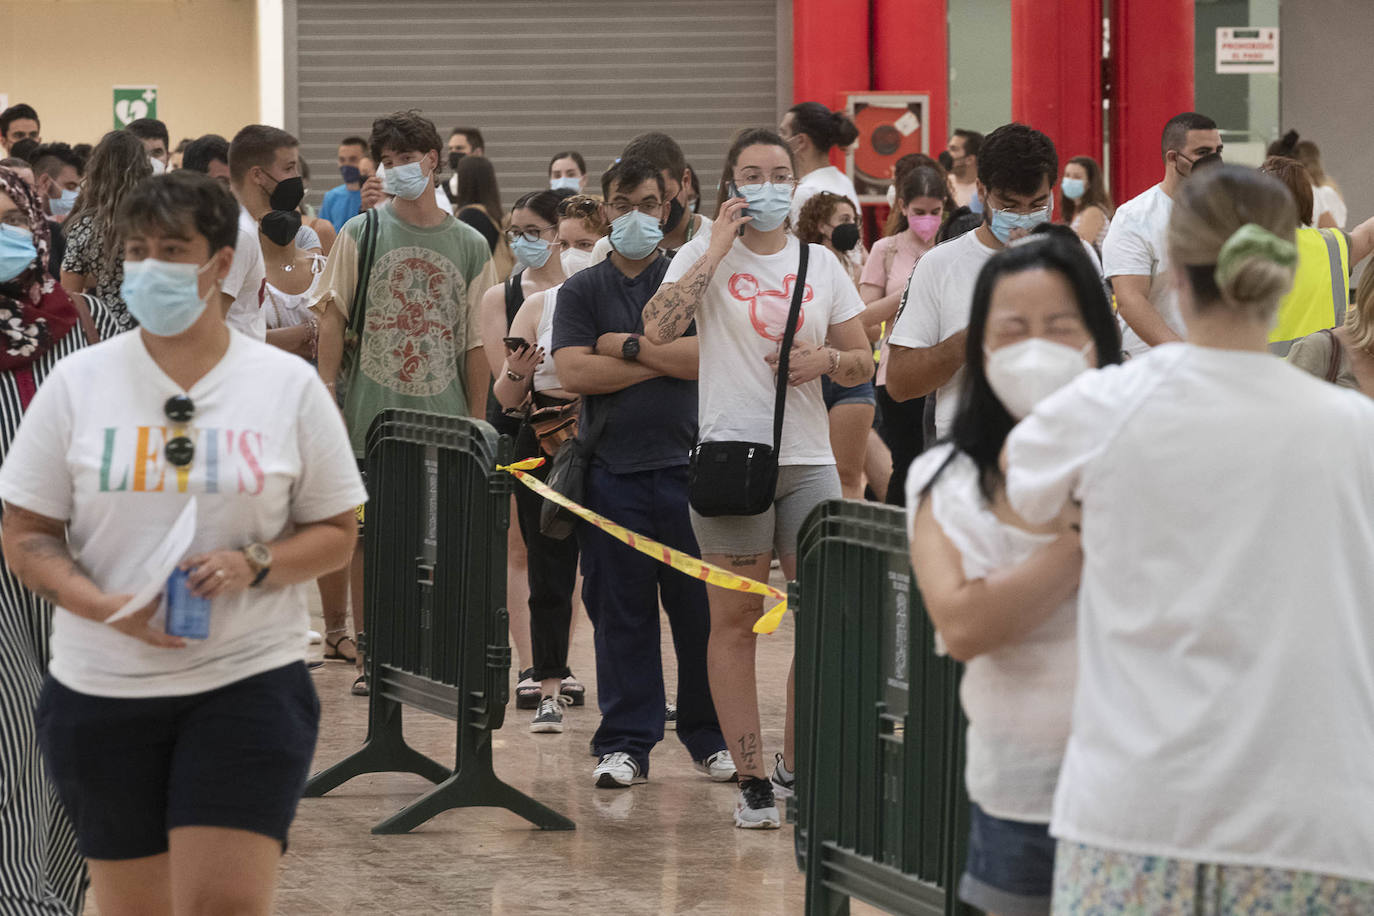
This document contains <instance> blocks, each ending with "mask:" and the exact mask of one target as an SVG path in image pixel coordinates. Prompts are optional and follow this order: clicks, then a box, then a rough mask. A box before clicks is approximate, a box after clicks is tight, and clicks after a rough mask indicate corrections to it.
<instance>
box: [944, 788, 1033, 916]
mask: <svg viewBox="0 0 1374 916" xmlns="http://www.w3.org/2000/svg"><path fill="white" fill-rule="evenodd" d="M1053 889H1054V838H1053V837H1051V836H1050V825H1049V824H1030V823H1026V822H1024V821H1007V820H1003V819H1002V818H1000V817H993V816H992V815H990V814H987V813H986V812H984V811H983V809H982V808H980V807H978V806H977V805H976V804H972V803H970V804H969V831H968V862H967V864H966V865H965V866H964V876H963V878H962V879H961V880H960V881H959V899H960V900H962V901H964V902H965V903H968V904H971V905H972V906H976V907H978V908H979V909H981V910H983V911H985V912H989V913H996V914H997V916H1047V914H1048V913H1049V912H1050V893H1051V891H1053Z"/></svg>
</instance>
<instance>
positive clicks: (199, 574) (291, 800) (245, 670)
mask: <svg viewBox="0 0 1374 916" xmlns="http://www.w3.org/2000/svg"><path fill="white" fill-rule="evenodd" d="M238 212H239V211H238V204H237V203H235V201H234V198H233V197H231V196H230V195H229V192H228V191H226V190H224V189H223V188H222V187H221V186H220V185H219V184H218V183H216V182H215V181H213V180H212V179H210V178H207V177H206V176H204V175H200V174H197V173H193V172H189V171H185V170H181V171H177V172H173V173H170V174H167V175H161V176H157V177H155V178H149V179H145V180H144V181H142V182H140V183H139V184H138V185H137V186H136V187H135V188H133V189H132V190H131V191H130V192H129V194H128V195H127V197H126V199H125V200H124V202H123V204H122V205H121V207H120V210H119V214H118V217H117V223H116V228H117V230H118V232H119V236H120V241H121V243H122V246H123V251H124V265H123V266H124V271H123V285H122V292H123V297H124V301H125V302H126V303H127V304H128V307H129V311H130V313H131V314H132V315H133V316H134V318H135V319H137V321H138V323H139V325H140V328H139V330H137V331H135V332H132V333H128V334H121V335H119V336H117V337H114V338H111V339H110V340H108V341H106V342H105V343H103V344H100V345H99V346H95V347H90V348H88V349H86V350H83V351H81V352H80V353H77V354H74V355H73V356H71V357H69V358H67V359H65V360H63V361H62V362H61V363H60V364H59V365H58V366H57V368H56V369H55V370H54V372H53V373H52V374H50V375H49V376H48V377H47V380H46V381H45V383H44V384H43V386H42V387H41V388H40V389H39V390H38V394H37V395H36V396H35V397H34V400H33V403H32V404H31V406H30V408H29V411H28V413H27V414H26V416H25V418H24V422H23V424H22V425H21V426H20V428H19V432H18V435H17V436H16V437H15V440H14V442H13V444H12V446H11V448H10V451H9V454H8V455H7V456H6V460H5V463H4V466H3V468H0V499H3V500H4V517H3V538H4V543H3V546H4V555H5V560H6V562H7V563H8V564H9V567H10V569H11V571H12V572H13V573H14V574H15V575H17V576H18V577H19V579H20V580H21V581H22V582H23V583H24V584H25V585H26V586H27V587H28V588H30V589H32V590H33V591H34V592H35V593H37V594H39V595H40V596H42V597H44V598H45V599H47V600H49V601H51V602H52V603H53V604H55V605H56V606H57V608H56V611H55V615H54V620H53V642H52V665H51V668H50V669H49V674H48V677H47V679H46V681H45V682H44V685H43V690H42V694H41V695H40V697H39V703H38V711H37V716H36V721H37V730H38V740H39V745H40V747H41V749H42V752H43V756H44V760H45V763H46V765H47V770H48V772H49V773H50V774H51V776H52V778H53V781H54V783H55V785H56V786H57V791H58V794H59V796H60V797H61V799H62V802H63V803H64V805H65V806H66V808H67V812H68V814H69V815H70V817H71V821H72V825H73V827H74V828H75V830H76V836H77V844H78V846H79V848H80V850H81V853H82V855H84V856H85V857H86V858H87V860H88V861H89V865H90V871H91V881H92V885H93V887H94V890H95V895H96V900H97V903H98V906H99V908H100V911H101V912H102V913H109V914H126V913H127V914H133V913H138V914H170V913H172V912H178V913H181V912H192V911H201V910H205V909H209V910H214V911H225V912H228V911H232V912H236V913H264V914H265V913H268V912H270V910H271V907H272V896H273V891H274V888H275V884H276V878H277V870H278V866H279V862H280V859H281V854H282V849H283V847H284V845H285V842H286V834H287V829H288V827H289V825H290V823H291V820H292V818H293V817H294V815H295V809H296V804H297V802H298V801H299V799H300V796H301V792H302V791H303V789H304V786H305V777H306V773H307V767H308V766H309V764H310V759H311V755H312V753H313V751H314V747H315V736H316V731H317V728H318V723H319V702H318V700H317V699H316V697H315V690H314V687H313V686H312V685H311V683H310V676H309V674H308V673H307V671H306V669H305V664H304V659H303V656H304V651H305V645H306V629H307V625H308V622H309V612H308V609H307V604H306V587H307V583H309V582H312V581H313V580H314V579H316V578H317V577H319V576H320V575H322V574H324V573H327V572H330V571H332V570H335V569H338V568H340V567H342V566H343V565H344V563H345V562H346V561H347V559H348V556H349V554H350V552H351V551H352V548H353V541H354V538H355V533H354V532H355V522H354V517H353V507H354V506H356V505H358V504H359V503H361V502H363V501H364V500H365V499H366V498H367V496H366V493H365V491H364V490H363V487H362V484H361V482H360V480H359V478H358V471H357V466H356V464H355V463H354V461H353V457H352V453H351V449H350V448H349V445H348V439H347V435H346V433H345V431H344V427H343V422H342V420H341V418H340V416H339V412H338V409H337V408H336V407H334V405H333V402H332V401H331V399H330V397H329V394H328V392H326V390H325V388H324V386H323V385H322V384H320V382H319V381H318V378H317V377H316V375H315V373H314V372H313V371H312V370H311V368H310V366H309V364H307V363H306V362H305V361H304V360H301V359H298V358H297V357H295V356H292V355H290V354H288V353H285V352H283V351H281V350H279V349H277V348H275V347H271V346H269V345H267V344H265V343H260V342H258V341H254V340H251V339H249V338H247V337H244V336H243V335H240V334H238V333H236V332H233V331H231V330H229V328H227V327H226V326H225V324H224V318H223V316H222V315H221V313H220V311H219V309H213V308H207V307H206V303H207V301H208V300H209V299H210V297H211V295H212V294H213V293H214V292H215V291H216V290H217V289H218V282H219V280H220V279H221V278H222V277H223V276H224V275H225V273H226V272H227V271H228V269H229V265H230V261H231V260H232V258H233V254H234V243H235V240H236V238H237V234H238V230H237V224H238ZM269 403H270V404H272V405H274V409H273V410H264V409H263V408H262V405H263V404H269ZM192 499H194V500H195V501H196V505H197V511H196V514H195V519H196V521H195V526H194V535H193V537H192V538H191V541H190V547H189V550H188V551H187V555H186V556H185V557H184V559H183V560H182V562H181V565H180V567H179V568H178V571H177V572H174V573H173V574H172V577H171V578H169V579H168V580H167V588H166V589H165V590H166V591H167V592H168V593H169V594H170V596H171V597H170V600H169V602H168V603H169V610H168V613H167V616H168V617H170V618H172V619H173V620H175V619H176V618H177V617H178V616H179V612H180V611H181V610H182V609H185V608H188V607H195V608H196V609H198V610H204V609H205V603H206V602H203V601H202V599H208V617H209V620H208V632H207V633H206V635H205V637H204V638H199V639H188V638H183V637H178V636H173V635H169V633H168V632H167V629H168V627H167V625H166V623H165V622H164V619H163V613H162V611H161V605H162V602H161V601H159V600H157V599H154V600H153V601H152V602H151V603H149V604H147V605H145V606H143V607H141V608H137V609H136V611H135V612H134V613H133V614H132V615H131V616H122V617H121V618H120V619H118V620H117V621H114V620H112V618H113V617H114V616H115V615H116V614H117V612H119V611H120V610H121V609H122V608H124V606H125V605H126V604H130V603H131V602H132V599H133V596H134V594H136V593H138V592H139V591H140V590H142V589H143V588H145V587H146V586H148V585H150V584H151V585H155V586H159V587H161V585H162V583H160V582H157V581H156V580H154V581H153V582H151V583H150V582H149V581H148V577H149V573H147V572H146V571H145V570H144V564H145V562H148V561H150V560H151V558H153V557H154V556H155V555H156V554H157V553H158V552H159V550H160V549H162V548H164V546H165V545H164V543H163V542H164V539H167V538H168V537H169V530H171V529H172V527H173V523H174V522H175V521H176V520H178V519H179V518H180V517H181V516H182V513H183V511H184V510H187V509H188V503H189V502H190V501H191V500H192ZM172 545H173V546H172V547H171V549H172V550H173V551H175V552H174V554H173V558H175V556H176V553H180V551H179V550H178V546H179V545H177V543H176V541H175V540H173V541H172ZM76 557H80V561H79V562H78V561H77V560H76V559H75V558H76ZM187 592H189V595H187V594H186V593H187ZM188 599H189V600H188ZM172 628H173V629H175V627H172Z"/></svg>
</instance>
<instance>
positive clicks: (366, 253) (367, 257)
mask: <svg viewBox="0 0 1374 916" xmlns="http://www.w3.org/2000/svg"><path fill="white" fill-rule="evenodd" d="M380 221H381V217H379V216H378V215H377V208H376V207H373V208H372V209H371V210H368V211H367V212H366V214H364V216H363V235H362V238H361V239H359V241H358V280H357V285H355V286H354V287H353V305H352V307H351V308H350V309H349V310H348V330H350V331H351V332H353V334H354V336H356V337H361V336H362V333H363V317H364V314H363V313H364V312H366V311H367V286H368V282H369V281H370V280H371V278H372V266H373V264H374V263H375V262H376V260H377V236H378V234H379V233H380V226H379V223H380Z"/></svg>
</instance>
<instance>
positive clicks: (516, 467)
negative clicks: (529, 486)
mask: <svg viewBox="0 0 1374 916" xmlns="http://www.w3.org/2000/svg"><path fill="white" fill-rule="evenodd" d="M543 464H544V459H543V458H526V459H525V460H524V461H517V462H515V463H514V464H498V465H497V466H496V470H498V471H533V470H534V469H535V468H537V467H542V466H543Z"/></svg>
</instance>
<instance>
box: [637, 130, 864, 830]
mask: <svg viewBox="0 0 1374 916" xmlns="http://www.w3.org/2000/svg"><path fill="white" fill-rule="evenodd" d="M794 175H795V171H794V164H793V160H792V154H791V152H790V150H789V149H788V146H787V144H786V143H785V142H784V141H783V139H782V138H781V137H779V136H778V135H777V134H775V133H773V132H772V131H770V130H763V129H753V130H747V131H744V132H743V133H742V134H740V136H739V137H738V138H737V139H736V140H735V142H734V143H733V144H732V145H731V147H730V151H729V154H728V155H727V157H726V168H725V184H724V185H723V187H722V194H721V201H720V209H719V211H718V215H717V218H716V222H715V224H714V225H713V226H712V227H711V234H710V235H709V236H698V237H697V238H695V239H693V240H692V241H691V242H688V243H687V244H686V245H684V246H683V247H682V248H681V249H680V250H679V251H678V253H677V255H676V257H674V259H673V262H672V264H671V265H670V266H669V268H668V272H667V273H666V274H665V275H664V278H663V285H662V286H661V287H660V288H659V290H658V292H657V293H655V294H654V297H653V298H652V299H650V300H649V302H648V304H646V305H645V307H644V336H645V337H646V338H648V340H649V341H650V342H651V343H655V344H658V343H668V342H670V341H672V340H675V339H677V338H678V337H680V336H682V334H684V333H685V332H686V331H687V329H688V327H689V325H691V324H692V322H693V321H694V320H695V322H696V328H697V335H698V339H699V340H700V347H701V355H700V374H699V383H698V387H699V399H698V401H699V403H698V412H699V428H698V432H697V441H698V443H712V442H730V441H735V442H745V443H766V444H767V445H768V446H769V448H771V447H772V445H773V418H774V413H773V408H774V403H775V400H776V391H777V375H776V369H775V367H776V366H777V365H778V350H779V347H780V346H781V341H782V339H783V337H784V333H785V329H786V324H787V318H788V314H789V310H790V306H791V302H792V298H793V292H794V291H795V289H797V288H800V289H802V291H803V292H802V296H803V298H802V308H801V314H800V316H799V318H798V322H797V331H796V335H795V338H794V342H793V347H792V350H791V352H790V357H789V358H790V366H789V371H788V379H787V381H788V382H789V383H790V386H791V387H790V388H789V389H788V390H787V399H786V411H785V414H784V423H783V429H782V440H781V447H780V449H779V453H778V456H777V458H778V463H779V466H780V467H779V473H778V479H777V487H776V489H775V491H774V497H773V500H772V503H771V505H769V507H768V508H767V509H766V510H765V511H764V512H763V513H761V514H759V515H734V516H713V517H709V518H706V517H702V516H701V515H700V514H699V513H698V512H697V511H696V508H695V506H694V507H693V510H692V528H693V531H694V532H695V534H696V537H697V542H698V544H699V546H700V549H701V554H702V557H703V558H704V559H706V560H707V561H708V562H712V563H715V564H717V565H720V566H724V567H726V568H728V569H730V570H732V571H734V572H736V573H738V574H739V575H741V576H746V577H748V578H751V579H755V580H766V579H767V578H768V568H769V561H770V560H771V559H772V557H773V555H774V554H775V553H776V554H777V557H778V561H779V563H780V565H781V566H782V569H783V573H784V575H786V576H787V577H788V578H789V579H791V578H793V577H794V576H795V574H796V554H797V533H798V530H799V529H800V527H801V523H802V521H803V519H805V517H806V515H807V514H808V513H809V512H810V511H811V510H812V509H813V508H815V507H816V506H817V505H818V504H819V503H821V502H823V501H825V500H827V499H838V498H839V496H840V482H839V475H838V474H837V473H836V471H835V458H834V456H833V455H832V454H831V451H830V430H829V423H828V419H827V416H826V411H825V403H824V400H823V399H822V396H821V382H820V378H821V376H822V375H828V376H829V377H830V378H831V379H832V380H833V381H836V382H839V383H840V384H842V385H858V384H861V383H863V382H865V381H867V380H868V379H870V378H872V376H873V353H872V350H870V349H869V344H868V336H867V335H866V334H865V333H864V328H863V323H862V321H861V320H860V316H861V315H862V314H863V300H861V299H860V298H859V291H858V289H857V288H856V287H855V286H854V283H853V282H852V281H851V280H850V279H849V275H848V274H847V273H846V272H845V269H844V268H843V267H842V266H841V264H840V262H839V260H838V259H837V258H836V257H835V256H834V255H833V254H832V253H831V252H830V251H829V250H828V249H826V248H824V247H822V246H820V245H810V246H808V248H807V252H808V265H807V270H806V278H805V281H804V283H803V284H802V285H801V286H800V287H798V277H797V271H798V267H799V262H800V257H801V251H802V247H801V244H800V243H799V242H798V241H797V240H796V238H795V237H793V236H792V235H790V234H789V233H788V231H787V217H788V212H789V210H790V206H791V199H792V190H793V187H794V186H795V184H796V179H795V177H794ZM736 194H738V195H739V196H735V195H736ZM746 214H747V215H746ZM827 342H828V343H827ZM693 498H694V501H695V496H694V497H693ZM707 598H708V600H709V601H710V605H711V637H710V645H709V648H708V659H707V671H708V675H709V678H710V685H711V695H712V697H714V699H715V704H716V712H717V715H718V717H719V719H720V726H721V732H722V733H723V734H724V736H725V739H726V742H727V743H728V745H729V747H730V750H731V753H732V754H733V756H734V763H735V766H736V769H737V772H738V773H739V777H740V793H741V798H740V802H739V804H738V806H737V807H736V812H735V824H736V826H739V827H744V828H754V829H757V828H776V827H778V826H779V825H780V823H781V819H780V818H779V816H778V809H777V807H776V804H775V802H774V791H773V790H774V786H776V787H777V788H778V789H779V790H780V791H781V792H786V793H790V791H791V784H792V775H791V766H790V764H791V762H792V737H793V730H792V723H793V715H792V712H793V706H792V690H791V689H790V688H791V678H790V677H789V680H788V684H789V689H788V692H787V696H788V704H787V708H788V715H787V730H786V735H785V737H784V743H783V753H782V754H779V755H777V757H778V759H777V767H775V769H774V776H773V782H772V783H771V784H770V782H769V779H768V778H767V777H766V775H765V774H766V772H767V771H766V769H765V761H764V753H763V742H762V739H761V731H760V728H759V708H758V695H757V692H756V688H755V678H754V641H755V639H756V638H757V637H755V635H754V633H753V629H752V627H753V625H754V622H755V621H756V620H757V619H758V618H759V616H760V615H761V614H762V611H763V607H762V599H761V598H760V597H758V596H751V595H744V594H741V593H739V592H731V591H724V590H722V589H719V588H715V587H712V586H708V587H707Z"/></svg>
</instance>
